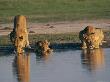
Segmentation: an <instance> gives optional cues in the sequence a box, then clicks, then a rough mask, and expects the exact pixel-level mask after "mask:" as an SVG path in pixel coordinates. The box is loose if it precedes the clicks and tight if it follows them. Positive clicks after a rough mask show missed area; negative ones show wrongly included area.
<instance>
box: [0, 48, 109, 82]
mask: <svg viewBox="0 0 110 82" xmlns="http://www.w3.org/2000/svg"><path fill="white" fill-rule="evenodd" d="M109 81H110V48H106V49H97V50H93V51H82V50H55V51H54V52H53V53H51V54H50V55H48V56H44V57H39V56H37V55H36V54H35V53H28V54H27V55H23V56H22V55H21V56H17V57H16V56H15V55H14V54H9V53H8V54H7V53H0V82H109Z"/></svg>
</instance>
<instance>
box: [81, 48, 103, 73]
mask: <svg viewBox="0 0 110 82" xmlns="http://www.w3.org/2000/svg"><path fill="white" fill-rule="evenodd" d="M81 62H82V65H83V66H84V67H86V68H87V69H88V70H89V71H92V70H96V69H98V68H101V67H103V65H104V54H103V49H94V50H83V51H82V54H81Z"/></svg>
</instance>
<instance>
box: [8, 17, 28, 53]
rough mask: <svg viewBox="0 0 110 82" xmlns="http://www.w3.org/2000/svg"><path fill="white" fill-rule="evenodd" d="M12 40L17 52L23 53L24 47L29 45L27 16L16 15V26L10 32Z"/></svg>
mask: <svg viewBox="0 0 110 82" xmlns="http://www.w3.org/2000/svg"><path fill="white" fill-rule="evenodd" d="M10 40H11V42H12V44H13V45H14V46H15V48H16V51H17V53H22V52H23V48H25V47H27V46H29V40H28V31H27V27H26V17H25V16H23V15H18V16H15V18H14V28H13V31H12V32H11V33H10Z"/></svg>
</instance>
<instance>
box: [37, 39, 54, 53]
mask: <svg viewBox="0 0 110 82" xmlns="http://www.w3.org/2000/svg"><path fill="white" fill-rule="evenodd" d="M49 45H50V42H48V41H47V40H44V41H38V42H36V43H35V52H36V53H37V54H38V55H48V54H49V53H50V52H51V51H52V49H50V48H49Z"/></svg>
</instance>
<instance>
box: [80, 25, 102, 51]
mask: <svg viewBox="0 0 110 82" xmlns="http://www.w3.org/2000/svg"><path fill="white" fill-rule="evenodd" d="M79 39H80V40H81V43H82V49H85V48H88V49H94V48H99V47H100V45H102V42H103V39H104V34H103V31H102V29H101V28H94V27H92V26H87V27H86V28H85V29H84V30H82V31H80V33H79Z"/></svg>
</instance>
